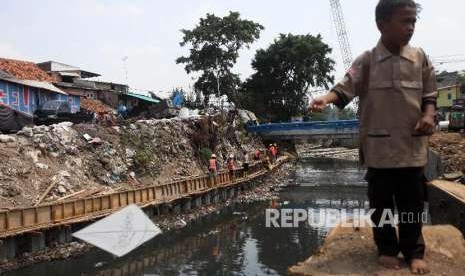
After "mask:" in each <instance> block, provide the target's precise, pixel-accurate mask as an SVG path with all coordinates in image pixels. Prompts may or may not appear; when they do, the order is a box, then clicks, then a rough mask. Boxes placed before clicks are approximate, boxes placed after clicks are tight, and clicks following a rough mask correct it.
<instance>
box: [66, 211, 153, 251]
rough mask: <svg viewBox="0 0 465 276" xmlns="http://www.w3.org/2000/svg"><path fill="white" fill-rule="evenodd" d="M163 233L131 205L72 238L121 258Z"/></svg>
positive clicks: (80, 231)
mask: <svg viewBox="0 0 465 276" xmlns="http://www.w3.org/2000/svg"><path fill="white" fill-rule="evenodd" d="M161 232H162V231H161V230H160V228H158V227H157V226H156V225H155V224H154V223H153V222H152V221H151V220H150V219H149V218H148V217H147V215H145V214H144V212H143V211H142V210H141V209H140V208H139V207H138V206H137V205H135V204H131V205H129V206H127V207H125V208H124V209H122V210H119V211H117V212H115V213H113V214H112V215H110V216H107V217H105V218H103V219H101V220H99V221H97V222H95V223H93V224H91V225H89V226H87V227H86V228H84V229H81V230H79V231H77V232H75V233H73V234H72V236H73V237H75V238H78V239H81V240H83V241H85V242H87V243H90V244H92V245H95V246H96V247H99V248H101V249H103V250H105V251H107V252H109V253H111V254H113V255H116V256H118V257H121V256H123V255H125V254H127V253H129V252H131V251H132V250H134V249H135V248H137V247H139V246H140V245H142V244H143V243H145V242H146V241H148V240H150V239H152V238H153V237H155V236H156V235H158V234H160V233H161Z"/></svg>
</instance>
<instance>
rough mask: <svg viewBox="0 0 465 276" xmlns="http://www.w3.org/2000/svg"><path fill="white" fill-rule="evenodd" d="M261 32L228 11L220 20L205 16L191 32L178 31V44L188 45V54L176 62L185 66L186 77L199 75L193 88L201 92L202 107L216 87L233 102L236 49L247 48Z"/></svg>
mask: <svg viewBox="0 0 465 276" xmlns="http://www.w3.org/2000/svg"><path fill="white" fill-rule="evenodd" d="M263 29H264V27H263V26H262V25H260V24H258V23H255V22H253V21H250V20H243V19H241V18H240V14H239V13H238V12H230V13H229V15H227V16H224V17H217V16H215V15H214V14H207V15H206V17H205V18H200V23H199V24H198V25H197V26H195V28H194V29H192V30H181V32H182V33H183V34H184V37H183V41H182V42H181V43H180V45H181V46H182V47H184V46H186V45H190V46H191V48H190V55H189V56H187V57H185V56H182V57H179V58H177V59H176V63H178V64H179V63H183V64H185V67H184V69H185V70H186V72H187V73H188V74H190V73H192V72H201V76H200V77H199V79H198V80H197V81H196V83H195V84H194V88H195V89H196V90H200V91H201V92H202V93H203V95H204V96H205V97H204V100H205V104H208V96H209V95H211V94H217V93H218V84H219V89H220V91H221V95H227V96H228V98H229V99H230V100H232V101H235V100H236V98H237V97H236V95H235V94H236V93H235V91H237V89H238V86H239V84H240V79H239V76H238V75H237V74H234V73H232V72H231V69H232V67H233V66H234V64H235V63H236V61H237V58H238V57H239V50H240V49H242V48H243V47H246V48H248V47H249V45H250V44H251V43H252V42H254V41H255V40H256V39H258V38H259V35H260V31H261V30H263Z"/></svg>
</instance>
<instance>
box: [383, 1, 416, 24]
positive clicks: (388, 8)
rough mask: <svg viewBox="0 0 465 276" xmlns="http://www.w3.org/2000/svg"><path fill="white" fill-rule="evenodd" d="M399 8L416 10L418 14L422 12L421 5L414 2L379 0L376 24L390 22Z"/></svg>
mask: <svg viewBox="0 0 465 276" xmlns="http://www.w3.org/2000/svg"><path fill="white" fill-rule="evenodd" d="M397 7H411V8H415V9H416V10H417V13H419V12H420V10H421V5H420V4H418V3H417V2H415V1H414V0H379V2H378V5H376V22H378V21H389V19H391V16H392V14H393V13H394V10H395V9H396V8H397Z"/></svg>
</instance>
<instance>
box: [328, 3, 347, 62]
mask: <svg viewBox="0 0 465 276" xmlns="http://www.w3.org/2000/svg"><path fill="white" fill-rule="evenodd" d="M329 2H330V4H331V12H332V15H333V22H334V27H335V28H336V34H337V39H338V41H339V49H340V51H341V55H342V62H343V64H344V69H345V70H348V69H349V68H350V66H351V65H352V51H351V49H350V44H349V36H348V35H347V31H346V25H345V22H344V15H343V13H342V8H341V3H340V2H339V0H330V1H329Z"/></svg>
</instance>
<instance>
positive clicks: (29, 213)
mask: <svg viewBox="0 0 465 276" xmlns="http://www.w3.org/2000/svg"><path fill="white" fill-rule="evenodd" d="M22 224H23V227H26V226H31V225H34V224H36V210H35V208H29V209H23V223H22Z"/></svg>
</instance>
